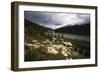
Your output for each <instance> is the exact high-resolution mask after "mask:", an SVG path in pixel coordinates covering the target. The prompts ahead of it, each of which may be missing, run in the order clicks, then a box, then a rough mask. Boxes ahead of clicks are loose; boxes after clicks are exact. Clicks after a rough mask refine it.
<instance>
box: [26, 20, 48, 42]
mask: <svg viewBox="0 0 100 73" xmlns="http://www.w3.org/2000/svg"><path fill="white" fill-rule="evenodd" d="M24 22H25V26H24V28H25V29H24V33H25V36H24V37H25V41H28V42H29V41H32V40H34V39H40V40H42V39H44V38H46V35H45V34H46V32H47V31H48V30H50V29H48V28H45V27H43V26H40V25H38V24H36V23H33V22H31V21H29V20H26V19H25V20H24Z"/></svg>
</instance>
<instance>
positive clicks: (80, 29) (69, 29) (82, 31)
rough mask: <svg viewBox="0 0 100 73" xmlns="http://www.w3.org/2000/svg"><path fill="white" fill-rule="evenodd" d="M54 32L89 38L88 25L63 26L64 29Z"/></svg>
mask: <svg viewBox="0 0 100 73" xmlns="http://www.w3.org/2000/svg"><path fill="white" fill-rule="evenodd" d="M55 32H59V33H71V34H78V35H88V36H89V35H90V24H82V25H72V26H65V27H61V28H59V29H56V30H55Z"/></svg>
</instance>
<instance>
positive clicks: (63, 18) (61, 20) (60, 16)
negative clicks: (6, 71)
mask: <svg viewBox="0 0 100 73" xmlns="http://www.w3.org/2000/svg"><path fill="white" fill-rule="evenodd" d="M24 15H25V19H27V20H29V21H31V22H35V23H38V24H39V25H41V26H44V27H48V28H51V29H56V28H60V27H63V26H67V25H75V24H78V25H81V24H85V23H89V22H90V15H89V14H82V13H81V14H78V13H67V12H66V13H64V12H62V13H61V12H43V11H25V13H24Z"/></svg>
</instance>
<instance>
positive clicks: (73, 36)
mask: <svg viewBox="0 0 100 73" xmlns="http://www.w3.org/2000/svg"><path fill="white" fill-rule="evenodd" d="M56 34H58V33H56ZM63 37H64V38H68V39H77V40H84V41H87V42H89V41H90V36H85V35H77V34H69V33H63Z"/></svg>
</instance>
